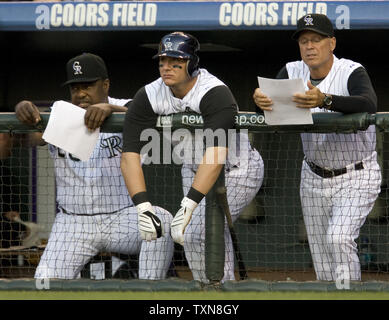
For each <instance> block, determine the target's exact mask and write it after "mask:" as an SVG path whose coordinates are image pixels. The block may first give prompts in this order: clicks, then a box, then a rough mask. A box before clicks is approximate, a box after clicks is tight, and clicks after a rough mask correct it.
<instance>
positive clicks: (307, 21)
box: [304, 14, 313, 26]
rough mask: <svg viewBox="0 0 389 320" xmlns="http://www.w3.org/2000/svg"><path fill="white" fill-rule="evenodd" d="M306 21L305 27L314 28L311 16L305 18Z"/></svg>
mask: <svg viewBox="0 0 389 320" xmlns="http://www.w3.org/2000/svg"><path fill="white" fill-rule="evenodd" d="M304 21H305V25H306V26H313V23H312V22H313V18H312V17H311V15H310V14H308V15H306V16H305V18H304Z"/></svg>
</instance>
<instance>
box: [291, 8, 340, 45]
mask: <svg viewBox="0 0 389 320" xmlns="http://www.w3.org/2000/svg"><path fill="white" fill-rule="evenodd" d="M305 30H309V31H314V32H317V33H319V34H321V35H323V36H328V37H333V36H334V28H333V26H332V23H331V21H330V19H328V17H327V16H326V15H325V14H319V13H310V14H306V15H305V16H303V17H301V18H300V19H299V20H298V21H297V30H296V31H295V33H293V35H292V39H294V40H297V38H298V37H299V34H300V32H301V31H305Z"/></svg>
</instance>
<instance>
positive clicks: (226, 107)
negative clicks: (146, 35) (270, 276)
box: [121, 32, 263, 283]
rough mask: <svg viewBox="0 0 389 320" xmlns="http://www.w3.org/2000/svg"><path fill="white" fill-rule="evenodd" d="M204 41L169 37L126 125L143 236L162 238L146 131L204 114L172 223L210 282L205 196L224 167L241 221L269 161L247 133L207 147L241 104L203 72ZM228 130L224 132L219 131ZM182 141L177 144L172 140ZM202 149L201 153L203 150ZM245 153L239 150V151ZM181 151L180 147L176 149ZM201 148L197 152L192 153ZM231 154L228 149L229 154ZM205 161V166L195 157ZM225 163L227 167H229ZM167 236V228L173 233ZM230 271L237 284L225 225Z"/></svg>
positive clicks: (129, 177) (128, 173) (128, 165)
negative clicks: (146, 157)
mask: <svg viewBox="0 0 389 320" xmlns="http://www.w3.org/2000/svg"><path fill="white" fill-rule="evenodd" d="M199 50H200V44H199V42H198V40H197V39H196V38H195V37H193V36H192V35H189V34H187V33H183V32H173V33H170V34H167V35H165V36H164V37H163V38H162V40H161V41H160V44H159V50H158V53H157V54H156V55H155V56H154V57H153V58H154V59H158V64H159V73H160V78H158V79H157V80H155V81H153V82H151V83H149V84H147V85H146V86H144V87H142V88H141V89H140V90H139V91H138V92H137V93H136V95H135V97H134V99H133V100H132V104H131V108H129V109H128V111H127V114H126V118H125V123H124V128H123V130H124V131H123V139H124V143H123V156H122V163H121V167H122V172H123V176H124V179H125V182H126V184H127V187H128V190H129V193H130V195H131V197H132V199H133V201H134V203H135V205H136V207H137V209H138V213H139V228H140V230H141V234H143V237H144V238H145V239H148V240H155V239H157V238H158V237H160V236H161V235H162V234H163V232H164V231H163V230H161V229H160V228H159V223H158V222H157V223H156V222H155V221H153V216H154V209H153V207H152V205H151V203H150V202H149V199H148V195H147V190H146V184H145V180H144V175H143V171H142V168H141V165H140V158H141V154H143V152H141V151H142V146H144V143H142V142H140V141H141V139H140V136H141V133H142V132H144V130H145V129H148V128H155V125H156V122H157V117H158V116H159V115H168V114H174V113H180V112H187V111H188V112H195V113H198V114H201V116H202V118H203V121H204V128H203V129H204V130H203V131H202V132H203V135H201V134H199V135H198V136H196V139H195V137H194V134H192V133H190V132H187V136H185V135H184V136H185V138H184V136H183V138H184V139H181V140H180V139H179V140H180V141H186V142H187V143H188V144H187V145H186V147H185V148H184V149H185V150H186V151H188V150H189V152H187V153H185V155H184V156H183V157H182V164H183V165H182V169H181V173H182V184H183V195H184V197H183V199H182V201H181V208H180V209H179V210H178V212H177V213H176V214H175V216H174V219H173V221H172V224H171V235H172V238H173V240H174V241H175V242H177V243H179V244H181V245H183V247H184V251H185V256H186V259H187V261H188V264H189V267H190V269H191V271H192V275H193V279H194V280H197V281H201V282H203V283H208V282H209V280H208V279H207V277H206V275H205V253H204V250H205V195H206V194H207V193H208V192H209V190H210V189H211V188H212V186H213V185H214V183H215V182H216V180H217V178H218V176H219V174H220V172H221V170H222V168H223V166H224V170H225V184H226V188H227V199H228V203H229V207H230V211H231V215H232V220H233V221H235V220H236V219H237V218H238V216H239V214H240V213H241V212H242V211H243V209H244V208H245V207H246V206H247V205H248V204H249V203H250V202H251V200H253V198H254V196H255V195H256V194H257V192H258V190H259V188H260V186H261V184H262V180H263V161H262V158H261V156H260V154H259V153H258V151H257V150H255V149H253V148H252V147H251V145H250V142H249V140H248V137H247V134H246V135H244V134H240V136H239V137H237V139H236V141H237V143H235V144H233V143H231V145H230V146H228V145H227V144H226V143H224V144H223V143H220V141H219V143H217V141H215V140H216V139H210V140H212V142H211V143H210V144H209V145H208V144H205V143H204V142H203V141H204V138H206V134H205V132H206V131H207V130H208V132H212V133H213V132H214V131H215V130H222V132H223V133H224V134H225V133H226V132H227V130H229V129H232V128H234V124H235V120H234V117H235V115H236V114H237V111H238V106H237V103H236V101H235V98H234V96H233V94H232V93H231V91H230V89H229V88H228V87H227V86H226V85H225V84H224V83H223V82H222V81H221V80H219V79H218V78H216V77H215V76H213V75H212V74H210V73H209V72H208V71H207V70H206V69H203V68H200V67H199V56H198V54H197V52H198V51H199ZM219 132H220V131H219ZM172 143H173V144H174V141H172ZM198 144H200V145H201V148H198V149H196V148H195V145H198ZM232 149H234V150H235V151H236V150H237V149H239V150H238V151H239V152H231V150H232ZM173 151H174V150H173ZM192 151H193V152H192ZM227 151H228V152H227ZM195 158H196V159H198V161H196V160H195ZM224 164H225V165H224ZM165 233H166V230H165ZM225 244H226V247H225V249H226V250H225V266H224V278H223V280H222V281H226V280H234V279H235V277H234V252H233V247H232V243H231V237H230V233H229V230H228V228H227V226H226V228H225Z"/></svg>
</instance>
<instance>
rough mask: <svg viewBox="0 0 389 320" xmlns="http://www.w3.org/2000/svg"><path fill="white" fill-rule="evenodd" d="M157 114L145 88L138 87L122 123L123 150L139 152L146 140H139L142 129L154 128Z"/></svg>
mask: <svg viewBox="0 0 389 320" xmlns="http://www.w3.org/2000/svg"><path fill="white" fill-rule="evenodd" d="M157 118H158V115H157V114H156V113H155V112H154V110H153V108H152V107H151V104H150V101H149V99H148V97H147V94H146V90H145V88H144V87H143V88H141V89H139V91H138V92H137V93H136V95H135V97H134V99H133V100H132V101H131V102H130V104H129V106H128V110H127V112H126V116H125V118H124V124H123V152H136V153H140V150H141V149H142V146H143V145H144V144H145V143H147V141H140V135H141V133H142V131H143V130H145V129H148V128H154V127H155V125H156V123H157Z"/></svg>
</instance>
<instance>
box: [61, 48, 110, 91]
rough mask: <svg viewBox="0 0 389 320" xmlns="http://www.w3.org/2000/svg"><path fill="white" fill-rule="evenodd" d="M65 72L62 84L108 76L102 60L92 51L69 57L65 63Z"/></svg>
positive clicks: (90, 80) (92, 80) (91, 80)
mask: <svg viewBox="0 0 389 320" xmlns="http://www.w3.org/2000/svg"><path fill="white" fill-rule="evenodd" d="M66 74H67V81H66V82H65V83H63V85H67V84H71V83H80V82H94V81H96V80H99V79H107V78H108V72H107V67H106V66H105V62H104V60H103V59H101V58H100V57H99V56H97V55H95V54H92V53H83V54H81V55H79V56H77V57H74V58H72V59H70V60H69V61H68V62H67V64H66Z"/></svg>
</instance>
